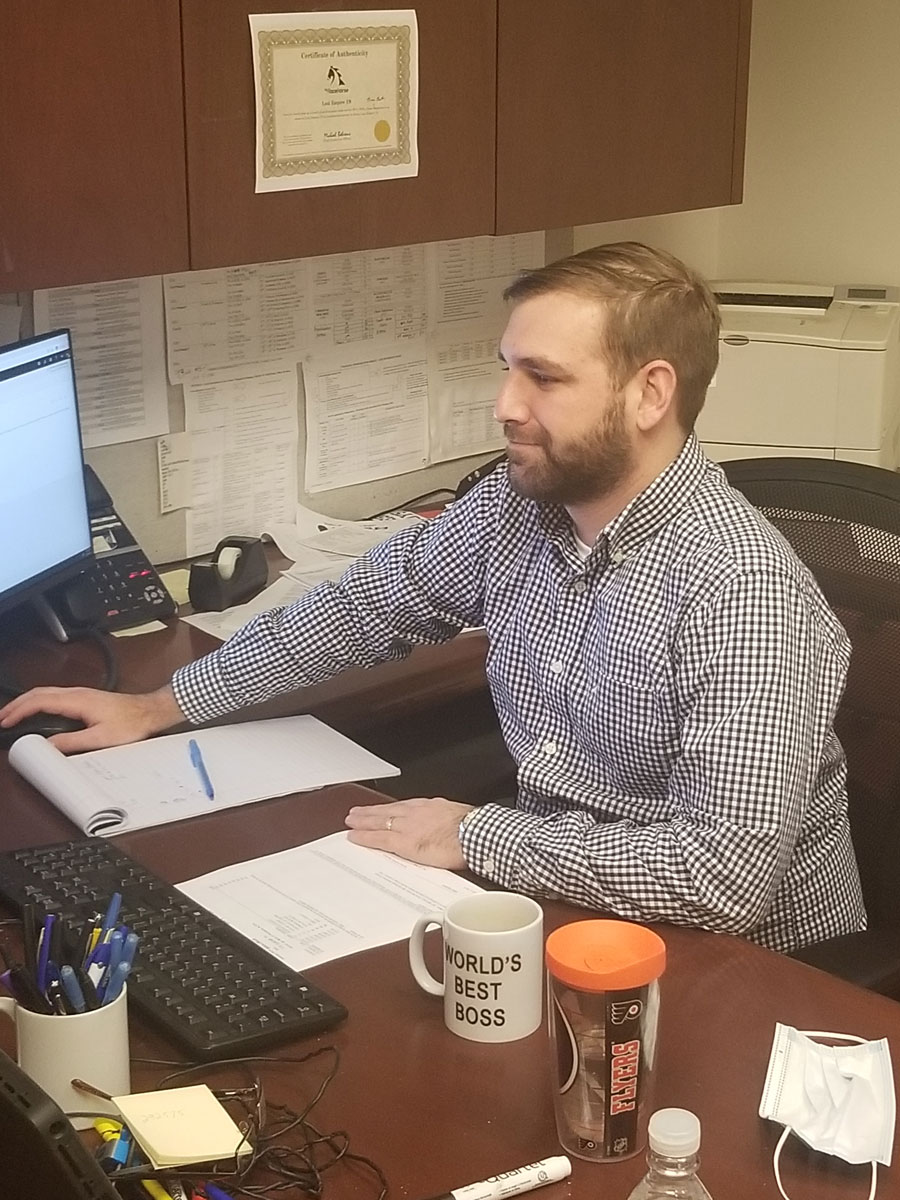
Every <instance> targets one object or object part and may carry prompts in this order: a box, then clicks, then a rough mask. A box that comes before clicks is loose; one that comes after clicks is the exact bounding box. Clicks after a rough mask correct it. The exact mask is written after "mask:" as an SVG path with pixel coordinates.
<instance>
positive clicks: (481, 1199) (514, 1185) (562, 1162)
mask: <svg viewBox="0 0 900 1200" xmlns="http://www.w3.org/2000/svg"><path fill="white" fill-rule="evenodd" d="M571 1174H572V1164H571V1162H570V1161H569V1160H568V1159H567V1158H566V1156H565V1155H564V1154H557V1155H554V1156H553V1157H552V1158H541V1159H539V1160H538V1161H537V1162H533V1163H528V1164H527V1166H524V1167H516V1168H515V1169H514V1170H512V1171H503V1172H502V1173H501V1174H500V1175H491V1176H490V1177H489V1178H488V1179H483V1180H482V1181H481V1182H480V1183H470V1184H467V1185H466V1187H461V1188H454V1189H453V1191H452V1192H444V1193H443V1194H442V1195H440V1196H435V1197H433V1198H432V1200H501V1197H504V1198H505V1197H506V1196H518V1195H519V1193H520V1192H530V1191H532V1190H533V1189H534V1188H539V1187H543V1186H544V1184H545V1183H558V1182H559V1181H560V1180H561V1179H565V1178H566V1177H567V1176H568V1175H571Z"/></svg>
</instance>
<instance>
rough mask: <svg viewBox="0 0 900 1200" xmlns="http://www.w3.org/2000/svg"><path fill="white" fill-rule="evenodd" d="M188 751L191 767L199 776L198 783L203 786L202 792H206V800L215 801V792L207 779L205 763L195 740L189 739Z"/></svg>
mask: <svg viewBox="0 0 900 1200" xmlns="http://www.w3.org/2000/svg"><path fill="white" fill-rule="evenodd" d="M188 750H190V752H191V765H192V766H193V768H194V770H195V771H196V772H197V774H198V775H199V776H200V782H201V783H202V784H203V790H204V792H206V796H207V799H209V800H215V798H216V791H215V788H214V787H213V785H212V780H211V779H210V777H209V772H208V771H207V769H206V763H205V762H204V761H203V755H202V754H201V753H200V747H199V746H198V745H197V741H196V738H191V739H190V741H189V742H188Z"/></svg>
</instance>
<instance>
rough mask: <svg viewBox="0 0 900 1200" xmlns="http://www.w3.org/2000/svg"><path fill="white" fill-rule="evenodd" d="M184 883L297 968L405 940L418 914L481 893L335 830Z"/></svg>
mask: <svg viewBox="0 0 900 1200" xmlns="http://www.w3.org/2000/svg"><path fill="white" fill-rule="evenodd" d="M178 886H179V889H180V890H181V891H182V892H184V893H185V895H187V896H189V897H190V899H191V900H193V901H195V902H196V903H197V904H202V905H203V907H204V908H208V909H209V910H210V911H211V912H213V913H215V914H216V916H217V917H220V918H221V919H222V920H223V921H225V923H226V924H227V925H230V926H231V927H232V929H237V930H238V932H240V933H242V934H244V936H245V937H248V938H250V940H251V941H253V942H256V944H257V945H258V946H262V947H263V948H264V949H265V950H268V951H269V952H270V953H271V954H274V955H275V957H276V958H279V959H281V961H282V962H283V963H285V964H286V965H287V966H289V967H291V968H292V969H293V970H295V971H305V970H306V969H307V968H309V967H314V966H316V965H317V964H318V963H323V962H330V961H331V960H332V959H334V958H344V957H345V956H346V955H348V954H355V953H356V952H357V951H359V950H369V949H371V948H372V947H373V946H384V945H386V944H387V943H388V942H399V941H401V940H402V939H403V938H408V937H409V935H410V933H411V932H412V927H413V925H414V924H415V922H416V921H417V920H418V918H419V917H424V916H428V915H429V914H431V913H436V912H440V911H441V910H442V909H444V908H446V906H447V905H448V904H450V903H451V901H453V900H456V899H458V898H459V897H460V896H470V895H472V894H474V893H476V892H481V891H484V889H483V888H481V887H479V886H478V885H477V884H475V883H471V882H470V881H469V880H467V879H463V878H462V877H461V876H459V875H456V874H454V873H453V872H452V871H444V870H442V869H441V868H439V867H423V866H420V865H419V864H418V863H411V862H407V861H406V860H405V859H403V858H397V857H396V856H395V855H393V854H386V853H384V852H383V851H381V850H370V849H369V848H368V847H366V846H355V845H354V844H353V843H352V842H351V841H350V840H349V839H348V837H347V834H346V833H333V834H332V835H331V836H330V837H325V838H320V839H319V840H318V841H316V842H310V843H309V844H308V845H306V846H296V847H294V849H292V850H282V851H280V852H279V853H278V854H267V855H265V856H264V857H262V858H254V859H251V860H250V861H249V862H244V863H238V864H237V865H235V866H233V867H222V868H221V869H220V870H218V871H211V872H210V873H209V874H208V875H201V876H199V877H198V878H197V879H189V880H188V881H187V882H186V883H181V884H179V885H178Z"/></svg>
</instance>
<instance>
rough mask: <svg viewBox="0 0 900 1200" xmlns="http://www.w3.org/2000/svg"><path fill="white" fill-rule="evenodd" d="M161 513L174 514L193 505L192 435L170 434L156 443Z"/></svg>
mask: <svg viewBox="0 0 900 1200" xmlns="http://www.w3.org/2000/svg"><path fill="white" fill-rule="evenodd" d="M156 460H157V465H158V467H159V511H160V512H161V513H168V512H174V511H175V510H176V509H178V508H187V507H188V506H189V505H190V503H191V435H190V434H189V433H170V434H169V435H168V436H167V437H164V438H160V439H159V441H158V442H157V443H156Z"/></svg>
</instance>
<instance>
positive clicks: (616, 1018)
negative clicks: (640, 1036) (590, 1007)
mask: <svg viewBox="0 0 900 1200" xmlns="http://www.w3.org/2000/svg"><path fill="white" fill-rule="evenodd" d="M643 1011H644V1002H643V1000H614V1001H613V1002H612V1004H611V1005H610V1006H609V1017H610V1020H611V1021H612V1023H613V1025H624V1023H625V1022H626V1021H634V1020H636V1018H637V1017H639V1016H640V1015H641V1013H642V1012H643Z"/></svg>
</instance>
